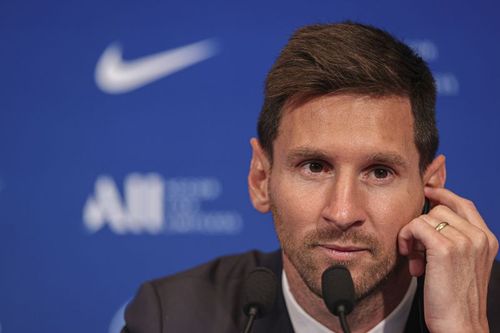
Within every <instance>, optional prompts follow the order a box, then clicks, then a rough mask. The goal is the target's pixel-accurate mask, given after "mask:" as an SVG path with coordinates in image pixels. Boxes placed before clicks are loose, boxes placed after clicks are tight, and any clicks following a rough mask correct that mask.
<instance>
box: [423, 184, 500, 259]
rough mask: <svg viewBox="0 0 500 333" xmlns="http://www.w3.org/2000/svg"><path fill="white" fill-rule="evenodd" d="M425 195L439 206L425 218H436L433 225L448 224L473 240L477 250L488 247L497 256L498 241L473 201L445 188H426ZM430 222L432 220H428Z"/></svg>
mask: <svg viewBox="0 0 500 333" xmlns="http://www.w3.org/2000/svg"><path fill="white" fill-rule="evenodd" d="M425 195H426V196H427V197H428V198H429V199H431V200H432V201H433V202H435V203H438V205H437V206H435V207H434V208H433V209H432V210H431V211H430V212H429V214H427V215H423V216H428V217H433V218H435V219H436V220H435V221H434V222H433V223H436V222H437V224H439V223H440V222H443V221H444V222H448V223H449V224H450V226H452V227H453V228H454V229H456V230H458V231H460V232H461V233H462V234H465V235H466V236H467V237H468V238H469V239H471V240H472V242H473V244H475V247H476V248H482V247H483V246H485V245H486V246H487V248H488V249H489V250H490V251H492V252H493V253H495V254H496V252H497V251H498V241H497V239H496V237H495V235H494V234H493V233H492V232H491V231H490V230H489V229H488V227H487V225H486V223H485V222H484V220H483V219H482V217H481V215H479V212H478V211H477V209H476V208H475V205H474V203H472V201H470V200H467V199H464V198H462V197H460V196H458V195H456V194H455V193H453V192H451V191H449V190H447V189H443V188H430V187H428V188H425ZM428 221H430V220H429V219H428ZM437 224H435V225H434V226H436V225H437ZM459 239H462V237H460V238H459Z"/></svg>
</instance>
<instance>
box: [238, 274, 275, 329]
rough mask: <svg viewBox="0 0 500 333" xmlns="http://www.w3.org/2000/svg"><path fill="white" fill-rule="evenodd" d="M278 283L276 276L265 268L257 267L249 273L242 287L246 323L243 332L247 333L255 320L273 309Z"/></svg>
mask: <svg viewBox="0 0 500 333" xmlns="http://www.w3.org/2000/svg"><path fill="white" fill-rule="evenodd" d="M277 289H278V282H277V280H276V275H275V274H274V273H273V272H272V271H271V270H269V269H267V268H265V267H257V268H255V269H254V270H253V271H251V272H250V273H249V274H248V276H247V278H246V280H245V284H244V285H243V292H244V293H243V296H244V305H243V312H244V313H245V314H246V315H247V316H248V321H247V324H246V326H245V329H244V330H243V332H244V333H249V332H250V330H251V329H252V325H253V322H254V320H255V319H257V318H262V317H264V316H265V315H267V314H268V313H269V312H270V311H271V310H272V309H273V307H274V303H275V300H276V291H277Z"/></svg>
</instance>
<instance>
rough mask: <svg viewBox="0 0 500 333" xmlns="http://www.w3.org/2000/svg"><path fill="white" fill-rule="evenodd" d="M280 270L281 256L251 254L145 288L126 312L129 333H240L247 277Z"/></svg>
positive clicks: (217, 261) (226, 258)
mask: <svg viewBox="0 0 500 333" xmlns="http://www.w3.org/2000/svg"><path fill="white" fill-rule="evenodd" d="M279 265H280V254H279V252H273V253H262V252H259V251H250V252H246V253H243V254H239V255H229V256H223V257H220V258H217V259H215V260H212V261H210V262H208V263H205V264H203V265H200V266H197V267H195V268H192V269H189V270H187V271H184V272H181V273H177V274H174V275H171V276H167V277H163V278H159V279H155V280H152V281H149V282H146V283H144V284H143V285H142V286H141V287H140V289H139V291H138V293H137V295H136V296H135V298H134V299H133V300H132V301H131V303H130V304H129V305H128V306H127V309H126V311H125V320H126V326H127V328H128V331H129V332H132V333H136V332H137V333H139V332H166V331H167V329H168V331H179V332H184V331H185V332H189V331H195V330H204V331H206V332H234V331H238V330H240V329H241V325H242V322H243V320H244V318H243V313H242V305H243V304H242V303H243V299H242V296H241V289H242V284H243V282H244V280H245V277H246V276H247V274H248V273H249V272H250V271H251V270H252V269H253V268H255V267H257V266H266V267H268V268H270V269H272V270H276V269H277V267H279ZM125 332H126V331H125Z"/></svg>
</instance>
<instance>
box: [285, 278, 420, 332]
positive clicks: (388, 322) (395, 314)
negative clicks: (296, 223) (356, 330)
mask: <svg viewBox="0 0 500 333" xmlns="http://www.w3.org/2000/svg"><path fill="white" fill-rule="evenodd" d="M281 279H282V287H283V295H284V297H285V303H286V307H287V309H288V314H289V315H290V320H291V322H292V326H293V329H294V331H295V332H296V333H332V331H330V330H329V329H328V328H327V327H326V326H324V325H323V324H321V323H320V322H318V321H317V320H316V319H314V318H313V317H311V316H310V315H309V314H308V313H307V312H305V311H304V309H302V307H301V306H300V305H299V304H298V303H297V301H296V300H295V297H294V296H293V295H292V293H291V292H290V287H289V285H288V279H287V277H286V274H285V270H283V274H282V278H281ZM416 290H417V279H416V278H412V280H411V282H410V286H409V287H408V290H407V291H406V294H405V296H404V297H403V300H402V301H401V303H399V304H398V306H397V307H396V308H395V309H394V310H393V311H392V312H391V313H390V314H389V315H388V316H387V317H386V318H385V319H384V320H382V321H381V322H380V323H378V324H377V325H376V326H375V327H374V328H372V329H371V330H369V331H368V332H367V333H389V332H390V333H395V332H404V329H405V326H406V321H407V319H408V315H409V314H410V310H411V305H412V303H413V297H414V296H415V292H416Z"/></svg>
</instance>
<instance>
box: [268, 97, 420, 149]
mask: <svg viewBox="0 0 500 333" xmlns="http://www.w3.org/2000/svg"><path fill="white" fill-rule="evenodd" d="M413 122H414V120H413V115H412V112H411V104H410V101H409V99H408V98H406V97H400V96H385V97H371V96H360V95H350V94H349V95H347V94H346V95H326V96H321V97H317V98H315V99H312V100H310V101H307V102H305V103H302V104H300V105H298V106H297V105H295V106H293V105H291V106H288V107H286V108H285V109H284V112H283V116H282V119H281V123H280V126H279V130H278V136H277V138H276V140H275V144H274V153H275V154H280V150H287V149H294V148H295V149H297V148H303V147H306V148H308V147H311V148H314V149H321V150H324V151H334V152H338V151H342V152H350V151H352V152H356V153H365V152H366V153H370V154H373V153H380V152H393V153H398V154H400V155H408V156H406V157H408V158H410V157H412V156H410V155H414V154H417V155H418V152H417V150H416V146H415V142H414V129H413ZM417 157H418V156H417Z"/></svg>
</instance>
